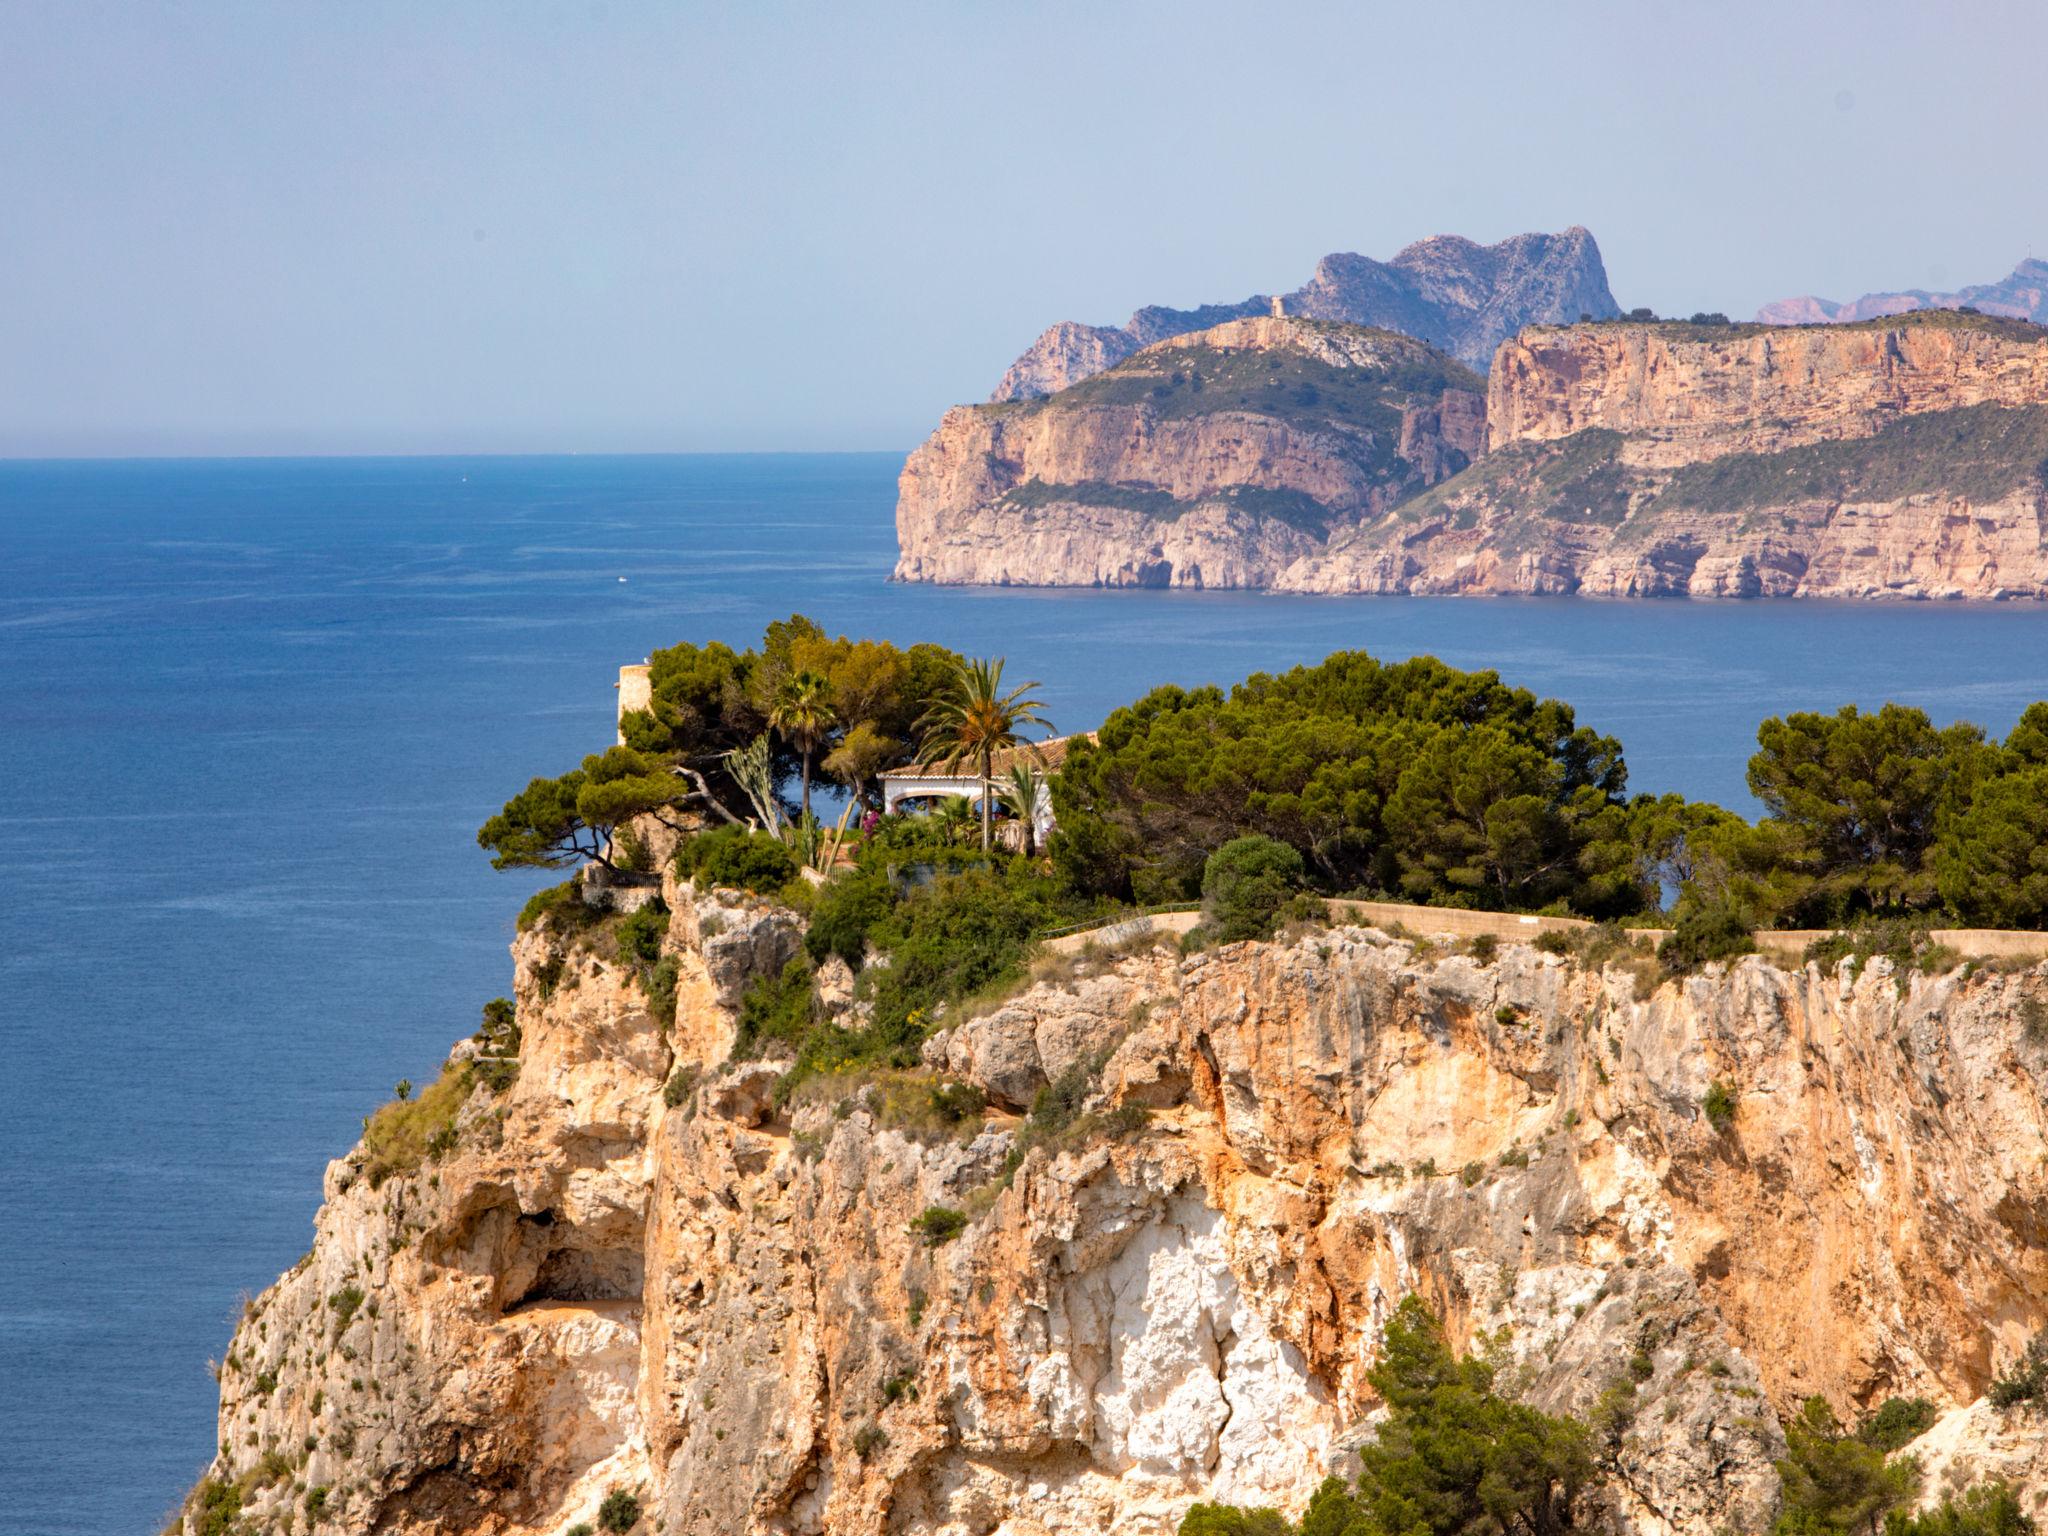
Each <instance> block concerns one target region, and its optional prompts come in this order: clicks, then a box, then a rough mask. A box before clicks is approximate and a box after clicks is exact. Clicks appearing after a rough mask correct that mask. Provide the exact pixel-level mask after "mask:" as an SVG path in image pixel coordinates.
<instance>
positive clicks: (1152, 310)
mask: <svg viewBox="0 0 2048 1536" xmlns="http://www.w3.org/2000/svg"><path fill="white" fill-rule="evenodd" d="M1281 298H1282V302H1283V307H1284V308H1285V309H1286V312H1287V313H1288V314H1289V315H1294V316H1300V317H1303V318H1306V319H1310V320H1337V321H1342V322H1344V323H1347V324H1351V325H1370V326H1377V327H1379V328H1381V329H1383V330H1389V331H1399V332H1401V333H1402V334H1403V335H1406V336H1413V337H1415V338H1417V339H1418V340H1421V341H1426V342H1428V343H1429V344H1430V345H1431V346H1433V347H1437V348H1439V349H1441V350H1443V351H1445V352H1448V353H1450V354H1451V355H1452V356H1454V357H1456V358H1457V359H1459V361H1461V362H1463V363H1465V364H1466V365H1467V366H1468V367H1471V368H1474V369H1477V370H1478V371H1479V372H1481V373H1484V372H1485V371H1486V368H1487V366H1488V364H1490V363H1491V362H1492V360H1493V352H1494V349H1495V348H1496V347H1498V346H1499V345H1500V344H1501V343H1502V342H1503V341H1505V340H1506V339H1507V338H1508V337H1510V336H1512V335H1514V334H1515V333H1516V332H1517V331H1519V330H1521V329H1522V327H1524V326H1525V325H1533V324H1539V323H1549V324H1556V323H1559V322H1569V321H1573V320H1577V319H1578V318H1579V317H1580V316H1581V315H1590V316H1592V317H1593V318H1594V319H1596V320H1604V319H1609V318H1612V317H1613V316H1615V315H1618V314H1619V313H1620V312H1621V311H1620V309H1619V308H1618V307H1617V306H1616V304H1615V302H1614V295H1613V294H1611V293H1609V292H1608V291H1607V269H1606V267H1605V266H1603V265H1602V264H1601V261H1600V247H1599V245H1598V244H1597V243H1596V242H1595V241H1594V239H1593V236H1592V235H1591V234H1590V233H1589V232H1587V231H1586V230H1584V229H1581V228H1579V227H1578V226H1577V225H1574V226H1573V227H1572V228H1570V229H1567V230H1565V231H1564V232H1563V233H1562V234H1556V235H1544V234H1528V235H1516V236H1515V237H1514V238H1513V239H1511V240H1503V241H1501V242H1500V244H1498V245H1479V244H1477V243H1475V242H1474V241H1471V240H1467V239H1464V238H1462V237H1461V236H1458V235H1437V236H1435V237H1434V238H1432V239H1428V240H1419V241H1417V242H1416V243H1415V244H1413V245H1411V246H1409V247H1407V249H1405V250H1403V251H1402V252H1401V253H1400V254H1399V255H1397V256H1395V257H1394V259H1393V260H1392V261H1374V260H1373V259H1372V258H1371V257H1369V256H1359V255H1355V254H1352V253H1349V252H1339V253H1337V254H1335V255H1330V256H1325V257H1324V258H1323V259H1322V260H1321V261H1320V262H1318V263H1316V271H1315V276H1313V277H1311V278H1310V279H1309V280H1308V282H1306V283H1305V284H1303V285H1302V286H1301V287H1299V288H1297V289H1295V290H1294V291H1293V292H1292V293H1288V294H1283V295H1282V296H1281ZM1272 304H1273V300H1272V296H1271V295H1270V294H1254V295H1253V296H1252V297H1250V298H1248V299H1244V300H1241V301H1240V302H1238V303H1235V304H1205V305H1203V306H1201V307H1200V308H1199V309H1166V308H1162V307H1160V306H1157V305H1153V306H1148V307H1147V308H1144V309H1141V310H1139V311H1138V312H1137V313H1136V314H1135V315H1133V316H1131V318H1130V320H1129V322H1128V323H1127V324H1125V325H1122V326H1107V325H1082V324H1080V323H1078V322H1076V321H1072V320H1066V321H1062V322H1061V323H1060V324H1058V325H1055V326H1053V327H1051V328H1050V329H1048V330H1047V331H1046V332H1045V333H1044V334H1042V335H1041V336H1040V337H1039V338H1038V340H1036V341H1034V342H1033V343H1032V344H1031V345H1030V347H1029V348H1027V349H1026V350H1025V352H1024V354H1023V355H1022V356H1021V357H1019V358H1018V359H1017V360H1016V361H1015V362H1014V363H1012V364H1011V365H1010V368H1009V371H1008V372H1007V373H1005V374H1004V375H1003V378H1002V382H1001V383H1000V384H998V385H997V386H996V389H995V393H994V394H992V395H991V396H989V398H990V399H991V400H994V401H1002V400H1030V399H1037V398H1039V397H1041V396H1045V395H1053V394H1057V393H1059V392H1060V391H1061V390H1063V389H1065V388H1067V387H1068V386H1070V385H1073V384H1078V383H1080V382H1081V380H1083V379H1085V378H1088V377H1090V376H1091V375H1093V374H1097V373H1100V372H1102V371H1103V370H1104V369H1105V368H1111V367H1114V366H1115V365H1116V364H1118V363H1120V362H1122V361H1123V360H1124V359H1125V358H1127V357H1129V356H1130V355H1131V354H1132V353H1134V352H1136V351H1137V350H1138V349H1139V348H1140V347H1146V346H1150V345H1152V343H1154V342H1158V341H1165V340H1167V339H1169V338H1171V337H1174V336H1186V335H1190V334H1192V333H1193V332H1195V331H1205V330H1208V329H1210V328H1212V327H1214V326H1218V325H1223V324H1225V323H1227V322H1229V321H1232V320H1242V319H1247V318H1249V317H1251V316H1254V315H1264V314H1269V313H1270V312H1271V310H1272Z"/></svg>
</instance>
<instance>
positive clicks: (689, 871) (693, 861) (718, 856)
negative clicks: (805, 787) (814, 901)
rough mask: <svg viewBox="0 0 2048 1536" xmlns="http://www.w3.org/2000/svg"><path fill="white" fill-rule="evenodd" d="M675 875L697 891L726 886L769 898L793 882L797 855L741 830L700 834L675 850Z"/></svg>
mask: <svg viewBox="0 0 2048 1536" xmlns="http://www.w3.org/2000/svg"><path fill="white" fill-rule="evenodd" d="M676 874H677V875H678V876H679V877H680V878H682V879H685V880H694V881H696V882H697V885H698V887H699V889H704V888H708V887H712V886H721V885H722V886H728V887H731V888H732V889H734V890H741V891H753V892H755V893H756V894H758V895H764V896H772V895H774V894H775V893H776V892H777V891H779V890H781V889H782V888H783V887H784V886H785V885H787V884H789V882H790V881H792V880H794V879H795V878H796V874H797V862H796V855H795V854H793V853H791V852H790V851H789V848H788V847H787V846H786V845H785V844H784V843H783V842H782V841H781V839H779V838H774V837H770V836H769V835H768V834H767V833H765V832H749V831H748V830H746V829H745V828H744V827H717V828H714V829H713V830H711V831H709V832H700V833H698V834H697V835H696V836H695V837H693V838H691V839H690V840H689V841H688V842H686V843H684V844H683V845H682V847H680V848H678V849H677V850H676Z"/></svg>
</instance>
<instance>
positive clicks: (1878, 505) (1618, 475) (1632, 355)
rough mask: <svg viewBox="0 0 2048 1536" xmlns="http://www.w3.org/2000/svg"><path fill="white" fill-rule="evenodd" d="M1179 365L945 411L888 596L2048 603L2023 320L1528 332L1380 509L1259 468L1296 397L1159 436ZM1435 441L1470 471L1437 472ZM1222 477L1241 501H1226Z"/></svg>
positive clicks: (2042, 433)
mask: <svg viewBox="0 0 2048 1536" xmlns="http://www.w3.org/2000/svg"><path fill="white" fill-rule="evenodd" d="M1209 334H1211V335H1213V334H1215V333H1209ZM1299 334H1300V333H1298V332H1291V331H1288V330H1286V329H1284V328H1283V329H1277V330H1269V331H1255V332H1253V331H1248V332H1241V333H1237V334H1236V335H1235V336H1234V338H1233V345H1234V346H1236V347H1238V348H1239V349H1243V350H1259V349H1263V350H1265V351H1266V352H1268V353H1269V354H1271V356H1270V357H1269V359H1268V362H1269V366H1272V367H1275V368H1278V369H1283V370H1284V369H1286V368H1289V367H1292V366H1294V365H1293V364H1292V362H1291V361H1290V359H1291V357H1292V356H1293V354H1294V352H1295V350H1296V349H1297V348H1298V344H1299ZM1204 344H1206V343H1205V338H1204V337H1194V338H1183V339H1181V340H1179V341H1177V342H1174V343H1170V344H1168V345H1169V346H1180V347H1199V346H1201V345H1204ZM1449 362H1450V360H1449V359H1444V360H1443V363H1444V364H1446V365H1448V364H1449ZM1165 366H1167V353H1166V352H1164V351H1159V350H1157V349H1153V350H1148V351H1145V352H1141V353H1138V354H1137V355H1135V356H1134V357H1132V358H1130V359H1128V360H1127V361H1125V362H1124V363H1122V364H1119V365H1118V366H1117V367H1115V368H1112V369H1110V370H1109V371H1108V372H1106V373H1104V374H1102V375H1100V376H1099V377H1098V378H1097V379H1096V380H1093V381H1091V382H1090V384H1088V385H1084V386H1082V387H1081V388H1080V389H1075V390H1068V391H1064V392H1062V393H1061V394H1059V395H1056V396H1053V397H1052V398H1050V399H1048V400H1044V401H1036V402H1028V403H1011V404H1008V405H1003V406H981V407H962V408H959V409H956V410H954V411H952V412H949V413H948V414H947V417H946V419H945V421H944V422H943V423H942V424H941V425H940V428H939V430H938V431H937V432H936V433H934V434H933V436H932V438H931V439H930V440H928V441H927V442H926V443H925V444H924V446H923V447H921V448H920V449H918V450H917V451H916V452H915V453H914V454H912V455H911V458H910V460H909V462H908V463H907V464H906V465H905V468H904V472H903V476H902V481H901V488H900V497H899V501H898V506H897V532H898V541H899V545H900V548H901V558H900V560H899V563H898V565H897V570H896V574H897V576H898V577H899V579H903V580H926V581H945V582H956V583H963V584H1028V585H1052V586H1085V585H1109V586H1204V587H1217V586H1225V587H1247V588H1268V589H1272V590H1279V591H1295V592H1318V593H1435V594H1450V593H1486V592H1531V593H1583V594H1587V595H1600V596H1659V595H1691V596H1718V597H1754V596H1807V597H1892V598H1932V597H1946V598H2001V597H2041V596H2044V595H2048V485H2044V474H2048V330H2043V329H2041V328H2039V327H2036V326H2033V325H2030V324H2027V323H2025V322H2019V321H2012V320H2006V319H1999V318H1995V317H1990V316H1984V315H1976V314H1970V313H1966V312H1955V311H1946V310H1927V311H1920V312H1916V313H1912V314H1908V315H1903V316H1899V317H1896V318H1892V319H1885V320H1878V321H1866V322H1860V323H1854V324H1843V325H1831V326H1814V327H1802V328H1795V329H1786V328H1780V327H1770V326H1762V325H1728V324H1725V323H1688V322H1667V321H1618V322H1607V323H1601V324H1592V325H1568V326H1535V327H1530V328H1529V329H1527V330H1525V331H1523V332H1522V333H1521V334H1520V335H1519V336H1518V337H1517V338H1515V339H1514V340H1512V341H1509V342H1507V343H1505V344H1503V345H1502V346H1501V347H1500V348H1499V350H1498V351H1497V353H1496V354H1495V356H1494V359H1493V364H1492V369H1491V373H1490V375H1489V378H1488V381H1487V385H1486V404H1485V407H1484V417H1485V425H1484V437H1483V442H1481V443H1476V444H1475V443H1474V442H1473V438H1474V436H1475V432H1474V427H1475V423H1473V422H1472V421H1471V419H1470V416H1469V407H1467V406H1465V405H1464V404H1463V403H1462V402H1460V403H1457V404H1453V403H1452V401H1451V398H1450V396H1448V395H1447V396H1445V397H1444V398H1443V400H1442V401H1441V402H1440V403H1439V406H1438V410H1437V423H1438V424H1437V427H1436V429H1435V432H1434V433H1433V434H1427V436H1428V437H1429V438H1430V444H1429V446H1428V448H1427V451H1425V452H1424V454H1423V459H1424V460H1426V461H1427V463H1426V464H1423V463H1420V462H1418V464H1417V466H1416V467H1415V469H1414V471H1413V472H1412V473H1407V474H1404V475H1401V476H1397V477H1389V478H1384V479H1383V480H1382V481H1381V482H1380V485H1379V488H1378V489H1379V494H1377V495H1376V496H1371V497H1367V496H1360V495H1357V494H1355V493H1345V494H1340V495H1338V496H1337V497H1335V498H1334V499H1325V498H1324V497H1323V496H1322V495H1321V494H1320V488H1321V487H1323V486H1326V485H1329V486H1335V485H1337V484H1338V483H1339V482H1345V481H1346V477H1347V476H1348V475H1349V474H1350V470H1349V468H1348V466H1349V464H1350V450H1349V449H1348V448H1346V447H1345V446H1344V445H1342V444H1341V443H1338V442H1335V441H1330V442H1328V443H1326V444H1325V445H1324V446H1323V447H1322V448H1321V449H1320V450H1318V448H1317V447H1316V445H1315V444H1314V443H1313V442H1312V441H1311V439H1313V437H1314V432H1313V430H1307V429H1304V430H1297V431H1294V432H1293V433H1292V435H1291V437H1290V442H1291V444H1292V445H1293V446H1294V447H1295V449H1296V452H1295V454H1294V455H1293V456H1292V457H1291V458H1290V459H1289V461H1288V463H1287V467H1286V468H1285V470H1284V472H1283V471H1281V470H1279V469H1278V468H1274V467H1269V466H1270V465H1271V464H1272V463H1273V462H1274V461H1273V460H1272V458H1271V456H1270V455H1268V454H1267V453H1266V452H1265V450H1264V446H1263V439H1264V437H1266V436H1268V435H1270V434H1272V433H1273V432H1275V431H1278V430H1280V426H1281V425H1284V426H1289V427H1295V428H1302V427H1303V423H1301V422H1299V421H1298V420H1296V419H1295V418H1296V414H1297V411H1298V409H1299V397H1292V398H1291V397H1288V396H1287V395H1285V394H1284V393H1282V392H1277V391H1276V392H1273V393H1270V394H1268V395H1266V396H1262V397H1260V398H1258V399H1256V400H1249V401H1247V400H1242V399H1238V398H1234V397H1232V396H1231V395H1230V394H1229V393H1228V392H1227V391H1217V390H1207V389H1203V390H1199V391H1193V390H1190V391H1184V394H1185V396H1186V398H1185V399H1183V400H1181V401H1180V402H1179V405H1178V407H1177V409H1176V412H1175V416H1174V420H1175V427H1174V434H1173V435H1172V436H1163V435H1162V434H1161V433H1160V431H1159V430H1158V425H1159V413H1157V412H1154V411H1153V410H1152V408H1151V407H1150V405H1149V404H1148V401H1147V397H1146V394H1145V391H1144V389H1143V388H1142V387H1137V380H1138V379H1139V378H1140V377H1141V376H1147V375H1149V374H1150V373H1151V372H1153V371H1155V370H1157V369H1159V368H1161V367H1165ZM1240 366H1248V365H1245V364H1244V363H1243V362H1242V361H1241V362H1240ZM1182 371H1183V372H1184V373H1186V374H1187V376H1188V377H1191V378H1192V377H1197V376H1198V371H1191V370H1186V369H1183V370H1182ZM1126 379H1128V380H1129V381H1130V385H1129V386H1128V387H1127V386H1126V385H1125V384H1124V383H1123V382H1122V381H1123V380H1126ZM1112 385H1114V387H1116V388H1118V389H1120V390H1122V391H1123V398H1124V399H1125V411H1126V414H1125V415H1124V416H1123V417H1121V418H1119V420H1118V421H1117V423H1116V425H1115V429H1114V431H1112V432H1107V433H1106V432H1105V430H1104V429H1105V425H1106V423H1105V422H1104V419H1103V417H1102V415H1101V412H1100V411H1099V409H1097V408H1096V402H1095V398H1094V396H1092V395H1091V394H1090V393H1089V391H1090V390H1091V389H1093V390H1094V391H1096V392H1097V393H1100V392H1102V391H1104V390H1105V389H1107V388H1109V387H1111V386H1112ZM1004 413H1014V414H1013V415H1011V416H1008V417H1006V416H1005V415H1004ZM1447 422H1454V423H1455V425H1454V426H1448V427H1447V426H1446V425H1444V424H1445V423H1447ZM1275 424H1280V425H1275ZM1437 437H1441V438H1442V439H1443V440H1444V443H1445V445H1446V446H1452V445H1455V451H1456V453H1458V454H1462V455H1464V456H1466V457H1468V458H1470V459H1471V461H1472V462H1470V463H1469V464H1463V465H1461V464H1458V463H1457V462H1456V461H1455V460H1454V459H1453V458H1452V457H1450V456H1449V455H1448V454H1444V453H1440V452H1436V456H1435V457H1431V456H1430V454H1431V453H1432V452H1435V448H1434V439H1435V438H1437ZM1190 440H1199V442H1200V443H1201V444H1202V445H1203V446H1202V451H1201V452H1200V453H1199V454H1196V455H1194V456H1193V457H1188V456H1186V455H1185V454H1184V452H1183V450H1182V448H1181V446H1180V445H1181V444H1182V443H1183V442H1186V441H1190ZM1421 441H1422V440H1421V439H1418V442H1421ZM1083 442H1086V443H1091V444H1093V445H1094V447H1093V449H1092V451H1091V452H1090V454H1089V455H1088V456H1087V462H1086V464H1085V466H1084V467H1082V468H1074V467H1071V466H1069V465H1068V456H1069V454H1070V451H1071V449H1072V447H1073V445H1075V444H1078V443H1083ZM1225 445H1228V446H1229V449H1230V451H1229V452H1225V451H1224V447H1225ZM1319 452H1320V455H1321V459H1320V462H1315V460H1316V456H1317V455H1318V453H1319ZM1056 464H1057V465H1060V466H1062V468H1061V470H1060V472H1058V473H1052V472H1049V471H1048V469H1047V468H1046V467H1044V466H1051V465H1056ZM1226 464H1227V465H1228V468H1229V474H1230V476H1231V478H1230V482H1229V483H1230V485H1231V487H1232V490H1231V496H1232V498H1233V499H1234V502H1235V504H1234V505H1228V506H1226V505H1222V504H1220V503H1219V501H1218V498H1217V495H1216V491H1217V485H1216V484H1215V483H1214V479H1215V474H1216V471H1217V470H1218V469H1220V468H1221V467H1222V466H1224V465H1226ZM1084 469H1085V472H1084ZM1431 470H1436V471H1441V473H1431V472H1430V471H1431ZM1347 483H1348V482H1347ZM1274 489H1284V490H1285V491H1286V492H1287V493H1288V494H1289V495H1290V497H1292V498H1294V499H1292V500H1290V501H1289V503H1288V508H1289V515H1288V516H1287V517H1285V518H1280V517H1275V516H1273V515H1272V514H1271V509H1270V508H1268V507H1266V506H1264V505H1262V503H1261V501H1260V496H1261V494H1262V493H1263V492H1265V491H1267V490H1274ZM1304 496H1305V497H1308V498H1311V499H1312V501H1313V505H1308V504H1306V503H1304V502H1303V501H1301V500H1300V499H1299V498H1301V497H1304Z"/></svg>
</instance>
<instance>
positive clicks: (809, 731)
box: [768, 671, 839, 818]
mask: <svg viewBox="0 0 2048 1536" xmlns="http://www.w3.org/2000/svg"><path fill="white" fill-rule="evenodd" d="M838 722H839V716H838V714H837V713H836V712H835V711H834V710H833V708H832V684H831V683H830V682H828V681H826V679H824V678H822V677H820V676H819V675H818V674H817V673H815V672H809V671H805V672H792V673H790V675H789V676H787V677H785V678H784V679H783V680H782V681H781V682H780V683H779V684H777V685H776V688H775V702H774V703H773V704H772V705H770V706H769V709H768V723H769V724H770V725H772V726H774V727H775V729H776V730H778V731H780V732H782V735H783V739H784V740H785V741H787V742H788V743H789V744H790V745H791V746H793V747H795V748H796V749H797V751H798V752H799V753H800V754H801V755H802V757H803V765H804V766H803V786H804V797H803V798H804V816H805V817H806V818H808V817H809V816H810V814H811V757H812V755H813V754H814V753H816V752H817V750H818V747H819V745H820V744H821V743H823V741H824V740H825V738H826V736H828V735H829V734H830V733H831V730H832V727H833V726H834V725H836V724H838Z"/></svg>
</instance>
